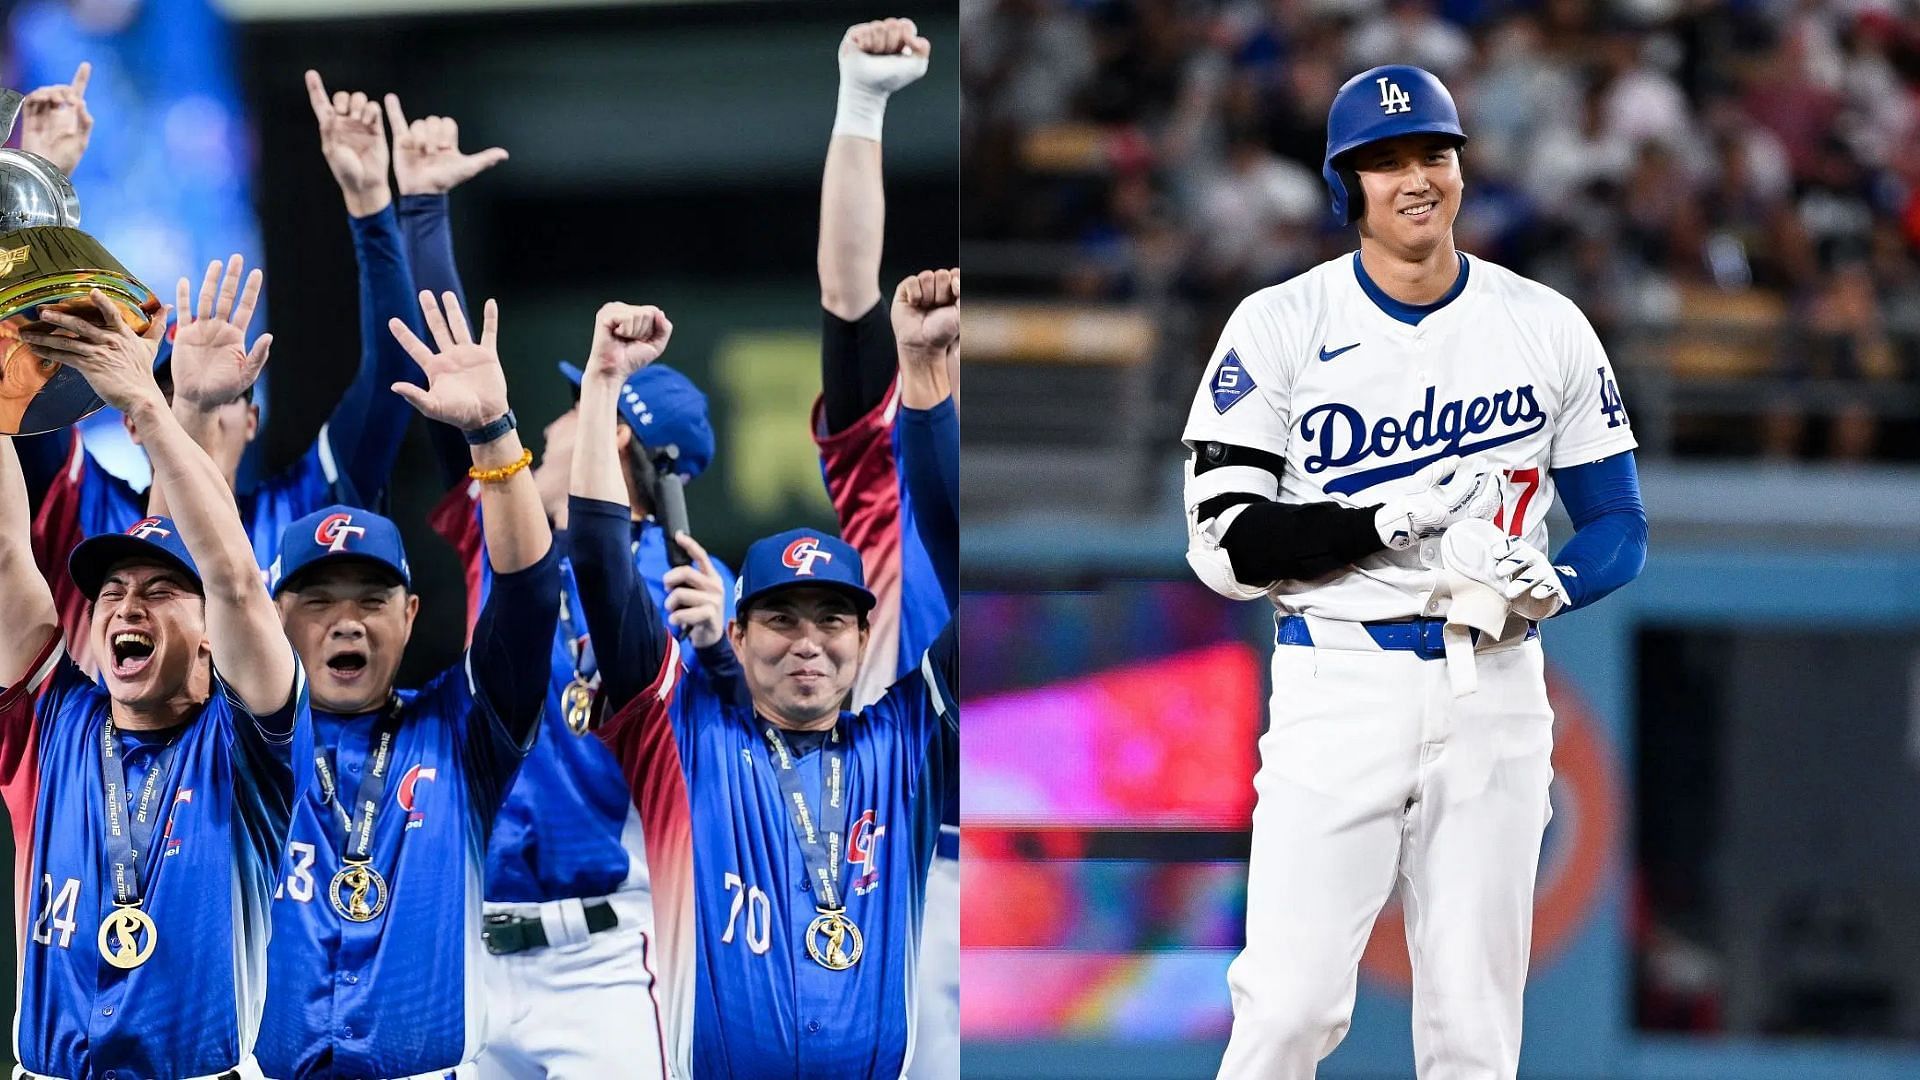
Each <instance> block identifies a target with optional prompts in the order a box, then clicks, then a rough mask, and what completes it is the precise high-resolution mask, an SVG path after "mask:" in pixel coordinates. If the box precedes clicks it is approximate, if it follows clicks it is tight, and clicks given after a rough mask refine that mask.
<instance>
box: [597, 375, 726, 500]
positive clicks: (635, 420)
mask: <svg viewBox="0 0 1920 1080" xmlns="http://www.w3.org/2000/svg"><path fill="white" fill-rule="evenodd" d="M560 374H562V375H565V376H566V377H567V379H568V381H570V382H572V383H573V385H575V386H579V385H580V380H581V379H583V378H584V377H585V374H584V373H583V372H582V371H581V370H580V369H579V368H578V367H577V366H575V365H573V364H569V363H567V362H566V361H564V360H563V361H561V362H560ZM620 419H622V420H625V421H626V422H627V426H628V427H630V428H632V429H633V433H634V436H635V437H637V438H638V439H639V440H640V444H641V445H642V446H645V447H646V448H647V449H649V450H653V451H661V450H665V449H667V448H668V447H673V448H674V450H675V451H676V455H677V456H676V457H675V458H674V464H673V471H674V472H676V473H679V474H680V475H681V476H683V477H686V478H687V479H688V480H691V479H693V478H694V477H696V476H699V475H700V473H701V471H702V470H704V469H705V468H706V467H707V463H708V462H711V461H712V460H713V425H712V424H710V423H708V422H707V395H705V394H703V393H701V392H700V388H699V387H697V386H695V385H693V380H692V379H689V378H687V377H686V376H685V375H682V374H680V373H679V372H678V371H675V370H674V369H672V368H670V367H668V366H667V365H665V364H648V365H647V366H646V367H643V368H641V369H640V370H639V371H636V372H634V373H633V374H632V375H630V376H628V377H627V381H626V384H625V385H624V386H622V387H621V388H620Z"/></svg>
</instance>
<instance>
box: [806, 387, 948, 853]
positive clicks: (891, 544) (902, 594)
mask: <svg viewBox="0 0 1920 1080" xmlns="http://www.w3.org/2000/svg"><path fill="white" fill-rule="evenodd" d="M900 407H901V406H900V384H899V382H898V381H897V380H896V381H895V382H894V384H893V386H892V387H891V388H890V389H889V390H888V391H887V395H886V397H885V398H884V399H883V400H882V401H881V403H880V404H879V405H876V406H874V407H873V408H872V409H871V410H869V411H868V412H867V414H866V415H865V416H862V417H861V418H860V419H859V420H857V421H855V422H854V424H853V425H852V426H850V427H848V428H847V429H846V430H845V431H840V432H835V433H833V434H827V433H826V414H825V407H824V404H822V403H818V402H816V403H815V405H814V418H813V432H814V444H815V445H816V446H817V447H818V448H819V451H820V474H821V477H822V478H823V479H824V480H825V482H826V487H827V498H828V499H829V500H830V501H832V503H833V511H834V515H835V516H836V517H837V518H838V519H839V522H840V536H841V538H842V539H844V540H846V542H847V543H849V544H852V545H853V546H854V547H856V548H858V549H859V550H860V561H861V564H862V566H863V568H864V569H865V571H866V575H867V588H869V589H871V590H872V591H873V595H874V598H875V599H876V600H878V601H879V602H878V603H877V604H876V605H875V606H874V609H873V612H872V614H871V615H870V616H869V619H870V623H871V626H872V634H871V637H870V638H869V643H868V645H867V657H868V659H867V663H866V665H865V666H864V667H863V668H862V670H861V672H860V678H859V681H858V682H856V683H855V684H854V689H853V698H854V702H855V703H856V704H860V703H864V702H867V701H872V700H874V698H876V697H878V696H879V695H880V694H881V693H883V692H885V688H886V687H887V686H888V685H889V684H891V683H892V682H893V681H894V680H895V679H898V678H901V677H903V676H905V675H906V674H908V673H909V672H911V671H912V670H913V668H914V665H916V664H918V663H919V662H920V657H921V656H922V655H924V654H925V653H926V651H927V649H928V648H929V647H930V646H931V645H932V644H933V641H934V638H936V637H938V636H939V634H940V628H941V627H943V626H945V625H946V624H947V620H948V619H949V618H950V617H951V616H952V614H953V612H952V611H951V610H950V609H949V608H948V606H947V598H946V594H945V593H943V592H941V590H940V579H939V577H938V576H937V575H936V573H935V571H934V567H933V560H932V559H931V558H929V557H928V555H927V549H926V545H925V544H923V543H921V542H920V534H919V530H917V529H916V528H915V527H914V511H913V499H912V498H911V497H910V496H909V495H908V492H907V484H906V479H905V477H903V476H902V475H901V470H900V456H901V451H900V425H899V419H900ZM941 821H942V823H943V824H944V825H945V826H946V828H945V829H944V830H943V831H942V834H941V840H940V851H939V854H940V855H941V857H943V858H949V859H956V858H959V857H960V840H959V829H960V799H959V796H958V795H957V794H956V795H955V796H954V798H953V799H952V801H951V803H950V805H948V806H947V807H946V808H945V809H944V810H943V811H942V812H941Z"/></svg>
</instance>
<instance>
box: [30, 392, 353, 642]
mask: <svg viewBox="0 0 1920 1080" xmlns="http://www.w3.org/2000/svg"><path fill="white" fill-rule="evenodd" d="M347 486H348V485H343V484H342V483H341V473H340V471H339V469H338V468H337V467H336V466H335V464H334V457H333V446H332V443H331V442H330V441H329V439H328V435H327V429H326V428H324V427H323V428H321V429H320V435H319V437H318V438H317V439H315V440H314V444H313V445H312V446H311V447H308V448H307V452H306V453H305V454H302V455H301V456H300V458H299V459H298V460H297V461H295V462H294V463H293V464H291V465H289V466H287V468H285V469H283V470H281V471H280V472H278V473H275V474H274V475H273V476H271V477H268V478H267V479H265V480H263V481H261V482H260V484H259V486H258V487H256V488H254V489H253V490H252V491H250V492H248V493H247V494H244V495H240V494H236V495H235V496H234V498H235V501H236V502H238V503H239V507H240V520H241V522H242V523H243V524H245V525H246V527H247V536H248V537H249V538H250V539H251V540H252V541H253V554H254V558H255V559H256V560H257V561H258V563H259V565H261V566H272V565H273V560H274V557H275V556H277V555H279V553H280V533H281V531H282V530H283V529H285V528H286V527H287V524H288V523H289V522H291V521H294V520H295V519H297V518H301V517H304V516H306V515H307V514H310V513H312V512H314V511H315V510H318V509H320V508H321V507H323V506H327V505H330V504H332V503H336V502H349V503H351V502H354V501H355V500H353V499H350V498H346V497H344V496H345V495H346V494H347V491H346V487H347ZM146 516H147V495H146V492H144V491H135V490H133V486H132V485H130V484H128V483H127V482H126V481H125V480H122V479H120V478H119V477H118V476H115V475H113V474H112V473H111V472H108V471H107V468H106V466H104V465H102V464H100V462H99V461H98V460H96V459H95V458H94V456H93V455H92V454H90V453H88V452H87V448H86V445H85V443H83V442H82V441H81V438H80V429H79V428H77V427H76V428H74V429H73V445H72V449H71V451H70V452H69V453H68V455H67V464H66V467H65V468H63V469H62V470H61V471H60V474H59V475H58V476H56V477H55V478H54V481H53V484H52V486H51V487H49V488H48V489H47V495H46V498H45V499H44V500H43V501H42V502H41V504H40V512H39V513H38V514H37V515H35V517H34V520H33V551H34V559H35V561H36V562H37V563H38V564H39V566H40V572H41V574H42V575H43V576H44V577H45V578H46V579H47V582H48V584H49V585H51V586H52V588H53V602H54V605H55V607H57V608H58V609H59V611H60V629H61V632H62V633H64V634H65V635H66V638H67V640H68V641H69V642H73V643H76V644H74V645H73V646H72V647H71V652H72V658H73V662H74V663H75V664H78V665H79V666H80V668H81V669H82V670H84V671H92V670H95V667H96V665H95V664H94V663H93V657H92V656H91V655H89V653H90V649H91V646H90V645H88V644H87V642H89V641H90V638H89V637H88V634H87V630H88V625H89V623H90V621H91V620H90V617H89V613H90V612H91V611H92V607H91V605H89V603H88V602H87V598H86V597H85V596H84V595H82V594H81V592H80V590H79V588H78V587H76V586H75V585H74V583H73V580H72V579H71V578H69V577H68V576H67V574H66V571H65V567H66V561H67V553H68V552H70V551H72V550H73V547H74V545H75V544H78V543H79V542H80V541H82V540H85V539H87V538H88V537H90V536H98V535H100V534H101V533H117V532H120V531H121V530H123V529H125V528H126V527H127V525H128V524H129V523H131V522H135V521H139V520H140V519H141V518H143V517H146Z"/></svg>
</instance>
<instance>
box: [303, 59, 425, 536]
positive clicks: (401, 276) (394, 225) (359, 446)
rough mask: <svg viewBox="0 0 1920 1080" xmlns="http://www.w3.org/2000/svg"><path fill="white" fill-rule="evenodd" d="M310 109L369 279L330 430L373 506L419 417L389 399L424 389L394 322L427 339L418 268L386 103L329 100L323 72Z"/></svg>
mask: <svg viewBox="0 0 1920 1080" xmlns="http://www.w3.org/2000/svg"><path fill="white" fill-rule="evenodd" d="M306 83H307V104H308V105H309V106H311V107H312V109H313V116H314V121H315V124H316V125H317V127H318V128H319V133H320V154H321V156H322V157H323V158H325V159H326V162H327V168H328V170H329V171H330V172H331V173H332V174H333V179H334V183H335V184H337V185H338V186H339V188H340V197H341V200H342V202H343V203H344V204H345V206H346V210H347V223H348V227H349V228H350V229H351V230H352V233H353V256H354V261H355V264H356V266H357V267H358V269H359V281H360V367H359V370H358V371H356V372H355V373H354V378H353V381H352V382H350V383H349V384H347V389H346V392H345V393H343V394H342V395H341V396H340V401H339V402H338V403H337V404H336V405H335V406H334V409H333V413H332V415H331V416H330V417H329V418H328V420H327V425H326V427H325V428H323V429H322V431H321V436H320V437H321V438H322V439H323V440H325V442H326V446H327V448H328V450H330V452H331V453H332V456H333V460H334V461H335V463H336V464H337V466H338V468H339V469H340V472H341V474H342V475H343V476H344V477H345V479H346V481H347V484H348V489H349V491H350V492H351V495H352V497H353V498H354V499H356V500H358V501H360V502H363V503H372V502H373V501H375V500H376V499H377V498H378V496H379V494H380V492H382V491H384V490H385V489H386V486H387V481H388V478H389V476H390V474H391V473H392V472H393V465H394V461H395V460H396V459H397V458H398V457H399V454H400V443H401V440H402V439H403V438H405V436H406V430H407V421H408V420H409V419H411V414H410V413H408V411H407V408H406V405H405V403H404V402H402V401H401V400H400V399H399V398H397V397H395V396H394V395H392V394H390V393H388V392H387V387H388V386H389V385H390V384H392V383H395V382H409V383H412V384H414V385H416V386H420V385H424V384H425V378H424V376H423V375H422V374H421V372H420V369H419V368H418V367H416V366H415V365H414V364H413V363H412V361H411V360H409V359H408V357H407V354H406V351H405V350H404V349H402V348H400V345H399V343H398V342H396V341H395V340H394V338H393V335H391V334H389V333H387V332H386V324H387V320H389V319H394V318H398V319H400V320H401V321H402V322H404V323H406V324H407V326H408V328H409V329H411V330H413V331H414V333H415V335H416V336H418V335H419V333H420V332H421V323H420V318H419V308H418V306H417V305H416V304H415V302H414V296H415V291H416V290H415V284H414V280H413V268H412V266H411V265H410V264H409V263H408V261H407V247H406V243H405V241H404V240H403V239H402V236H401V232H400V219H399V216H398V215H397V214H396V213H395V211H394V209H393V189H392V187H391V186H390V185H389V184H388V183H387V160H388V154H387V136H386V129H385V126H384V124H383V122H382V120H381V111H380V103H379V102H377V101H373V100H370V99H369V98H368V97H367V95H366V94H364V93H360V92H354V93H351V94H350V93H347V92H346V91H344V90H340V91H335V92H333V93H332V94H331V95H329V94H328V93H327V89H326V84H325V83H324V82H322V81H321V78H320V74H319V72H315V71H309V72H307V74H306Z"/></svg>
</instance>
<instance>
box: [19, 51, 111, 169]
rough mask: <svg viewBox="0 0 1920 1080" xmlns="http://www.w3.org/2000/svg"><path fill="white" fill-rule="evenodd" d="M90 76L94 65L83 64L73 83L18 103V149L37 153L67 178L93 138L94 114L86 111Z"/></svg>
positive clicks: (46, 89)
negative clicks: (56, 166)
mask: <svg viewBox="0 0 1920 1080" xmlns="http://www.w3.org/2000/svg"><path fill="white" fill-rule="evenodd" d="M92 77H93V65H92V64H89V63H86V62H84V61H82V62H81V64H80V67H79V68H78V69H77V70H76V71H74V73H73V81H72V82H70V83H55V84H54V85H52V86H43V87H41V88H40V89H38V90H35V91H34V92H33V93H31V94H28V95H27V97H26V100H25V101H22V102H21V103H20V149H22V150H27V151H31V152H33V153H35V154H39V155H40V156H41V157H43V158H46V159H47V160H48V161H51V162H53V163H54V164H55V165H58V166H59V167H60V171H61V172H63V173H66V174H67V175H68V176H72V175H73V170H74V169H76V168H78V167H79V165H80V158H81V157H82V156H83V155H84V154H86V152H87V142H88V140H89V139H91V138H92V137H93V114H92V113H90V112H88V111H87V80H89V79H91V78H92Z"/></svg>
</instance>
